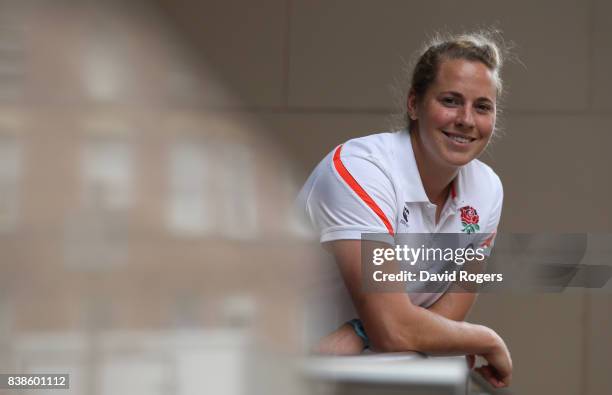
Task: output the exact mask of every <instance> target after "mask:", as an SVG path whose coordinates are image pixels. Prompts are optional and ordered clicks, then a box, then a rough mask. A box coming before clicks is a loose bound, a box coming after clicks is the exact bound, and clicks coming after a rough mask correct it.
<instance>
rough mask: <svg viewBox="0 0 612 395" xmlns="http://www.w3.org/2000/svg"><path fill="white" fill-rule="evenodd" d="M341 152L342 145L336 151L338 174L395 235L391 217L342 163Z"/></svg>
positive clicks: (335, 159) (335, 165) (390, 232)
mask: <svg viewBox="0 0 612 395" xmlns="http://www.w3.org/2000/svg"><path fill="white" fill-rule="evenodd" d="M340 152H342V145H340V146H338V148H336V151H335V152H334V167H335V169H336V171H337V172H338V174H340V177H342V179H343V180H344V182H346V183H347V185H348V186H349V187H350V188H351V189H352V190H353V191H354V192H355V193H356V194H357V196H359V198H361V200H363V201H364V202H365V204H367V205H368V207H370V208H371V209H372V211H374V213H376V215H378V218H380V219H381V221H382V222H383V223H384V224H385V226H386V227H387V231H389V234H390V235H391V236H393V235H394V232H393V226H391V222H389V219H388V218H387V216H386V215H385V213H384V212H383V211H382V210H381V208H380V207H378V204H376V202H375V201H374V199H372V197H371V196H370V195H368V193H367V192H366V191H365V190H364V189H363V188H362V187H361V185H359V183H358V182H357V180H355V178H354V177H353V176H352V175H351V173H350V172H349V171H348V169H347V168H346V167H345V166H344V163H342V159H340Z"/></svg>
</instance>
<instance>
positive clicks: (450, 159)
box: [408, 59, 497, 168]
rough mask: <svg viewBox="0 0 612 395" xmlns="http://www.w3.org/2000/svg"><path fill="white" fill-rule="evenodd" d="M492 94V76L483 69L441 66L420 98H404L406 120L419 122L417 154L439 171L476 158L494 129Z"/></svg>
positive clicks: (460, 63) (456, 63)
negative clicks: (441, 167)
mask: <svg viewBox="0 0 612 395" xmlns="http://www.w3.org/2000/svg"><path fill="white" fill-rule="evenodd" d="M496 92H497V91H496V85H495V77H494V75H493V72H491V70H489V69H488V68H487V66H485V65H484V64H483V63H481V62H473V61H468V60H464V59H452V60H444V61H442V63H441V64H440V67H439V69H438V75H437V76H436V80H435V81H434V82H433V84H432V85H431V86H430V87H429V88H428V90H427V92H425V97H423V98H421V100H418V99H417V98H416V97H415V95H414V94H413V93H411V94H410V95H409V97H408V113H409V116H410V117H411V118H412V119H414V120H417V121H418V123H417V125H418V139H417V141H418V142H419V144H418V145H419V147H418V148H416V149H419V150H421V154H422V155H424V156H425V157H427V158H429V160H431V161H433V162H435V163H436V164H437V165H439V166H443V167H455V168H456V167H459V166H463V165H465V164H467V163H468V162H470V161H471V160H473V159H474V158H476V157H478V155H480V153H481V152H482V151H483V150H484V149H485V147H486V146H487V144H488V143H489V140H490V139H491V135H492V134H493V129H494V128H495V114H496V96H497V94H496Z"/></svg>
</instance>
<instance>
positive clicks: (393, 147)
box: [299, 34, 512, 387]
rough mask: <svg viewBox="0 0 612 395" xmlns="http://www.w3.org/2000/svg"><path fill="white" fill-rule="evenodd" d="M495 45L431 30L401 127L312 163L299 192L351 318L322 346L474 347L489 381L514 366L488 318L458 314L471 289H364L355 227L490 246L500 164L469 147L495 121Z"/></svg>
mask: <svg viewBox="0 0 612 395" xmlns="http://www.w3.org/2000/svg"><path fill="white" fill-rule="evenodd" d="M501 66H502V59H501V56H500V50H499V48H498V46H497V45H496V44H495V42H494V41H493V40H492V39H490V38H489V35H486V34H469V35H461V36H456V37H450V38H447V39H445V40H437V41H436V42H434V43H433V44H432V45H430V46H429V47H428V48H427V50H426V51H424V53H423V54H422V55H421V57H420V58H419V59H418V61H417V63H416V66H415V68H414V71H413V74H412V79H411V87H410V89H409V92H408V98H407V115H408V118H409V127H408V131H400V132H394V133H381V134H375V135H371V136H367V137H363V138H357V139H354V140H350V141H348V142H346V143H345V144H342V145H340V146H339V147H337V148H336V149H335V150H333V151H332V152H331V153H330V154H329V155H328V156H327V157H326V158H325V159H323V161H322V162H321V163H320V164H319V165H318V166H317V168H316V169H315V170H314V172H313V173H312V175H311V176H310V178H309V179H308V181H307V182H306V184H305V185H304V188H303V189H302V192H301V193H300V198H299V202H301V203H300V204H303V207H304V208H305V210H306V212H307V214H308V216H309V218H310V220H311V221H312V223H313V224H314V225H315V227H316V228H317V229H318V231H319V232H320V234H321V242H322V243H323V246H324V247H325V248H326V249H327V250H328V251H330V252H331V253H332V254H333V255H334V258H335V260H336V263H337V265H338V268H339V269H340V273H341V275H342V277H343V279H344V282H345V285H346V287H347V289H348V291H349V293H350V295H351V299H352V302H353V304H354V306H355V308H356V311H357V313H358V315H359V319H355V320H351V321H350V322H348V323H346V324H344V325H342V326H341V327H340V328H339V329H338V330H336V331H335V332H334V333H332V334H330V335H329V336H327V337H325V338H324V339H322V340H321V342H320V343H319V345H318V347H317V350H318V351H319V352H321V353H328V354H352V353H359V352H361V351H362V350H363V349H364V348H365V347H367V346H369V347H370V348H372V349H373V350H375V351H385V352H391V351H418V352H422V353H426V354H466V355H467V356H468V360H469V361H470V365H471V366H473V361H474V355H481V356H482V357H484V358H485V359H486V360H487V361H488V365H486V366H484V367H481V368H479V372H480V373H481V374H482V375H483V376H484V377H485V378H486V379H487V380H488V381H489V382H490V383H491V384H492V385H494V386H495V387H503V386H508V385H509V384H510V380H511V377H512V362H511V358H510V353H509V351H508V348H507V347H506V345H505V343H504V341H503V340H502V339H501V337H500V336H498V335H497V334H496V333H495V332H494V331H493V330H492V329H490V328H487V327H484V326H481V325H475V324H470V323H466V322H463V319H464V318H465V316H466V315H467V313H468V311H469V309H470V307H471V306H472V304H473V302H474V299H475V294H473V293H451V292H442V293H434V294H431V293H430V294H410V293H406V292H401V293H367V292H363V290H362V288H361V280H362V279H361V275H362V273H361V250H360V248H361V237H362V236H361V235H362V233H380V234H382V233H386V234H387V236H389V237H391V239H392V238H393V236H395V235H396V234H397V233H464V234H465V233H467V234H470V233H474V234H475V235H476V236H479V235H482V238H481V239H476V240H479V245H480V246H481V247H490V246H491V244H492V237H487V236H488V235H494V234H495V232H496V228H497V224H498V223H499V218H500V215H501V206H502V199H503V190H502V186H501V182H500V180H499V178H498V177H497V175H496V174H495V173H494V172H493V171H492V170H491V169H490V168H489V167H488V166H486V165H485V164H483V163H482V162H480V161H478V160H477V159H476V158H477V157H478V156H479V155H480V154H481V153H482V152H483V150H484V149H485V148H486V146H487V144H488V143H489V141H490V139H491V137H492V135H493V131H494V128H495V120H496V114H497V102H498V99H499V97H500V94H501V90H502V81H501V78H500V75H499V72H500V69H501Z"/></svg>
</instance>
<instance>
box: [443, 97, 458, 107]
mask: <svg viewBox="0 0 612 395" xmlns="http://www.w3.org/2000/svg"><path fill="white" fill-rule="evenodd" d="M440 101H441V102H442V104H443V105H445V106H447V107H454V106H457V105H459V104H460V103H459V99H457V98H456V97H454V96H444V97H442V99H440Z"/></svg>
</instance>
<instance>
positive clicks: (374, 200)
mask: <svg viewBox="0 0 612 395" xmlns="http://www.w3.org/2000/svg"><path fill="white" fill-rule="evenodd" d="M502 201H503V189H502V184H501V181H500V180H499V177H498V176H497V175H496V174H495V173H494V172H493V170H491V168H490V167H489V166H487V165H485V164H484V163H482V162H480V161H479V160H473V161H471V162H470V163H468V164H467V165H465V166H463V167H462V168H461V169H460V170H459V173H458V175H457V177H456V178H455V181H454V182H453V185H452V188H451V194H450V196H449V198H448V200H447V201H446V204H445V206H444V207H443V209H442V212H441V215H440V219H439V221H438V223H437V224H436V222H435V215H436V206H435V205H434V204H432V203H431V202H430V201H429V199H428V198H427V195H426V194H425V189H424V188H423V183H422V181H421V177H420V175H419V171H418V168H417V165H416V160H415V157H414V152H413V150H412V143H411V140H410V135H409V133H408V132H407V131H400V132H389V133H380V134H374V135H370V136H366V137H361V138H356V139H353V140H349V141H348V142H346V143H344V144H342V145H340V146H338V147H336V148H335V149H334V150H333V151H332V152H331V153H329V155H327V156H326V157H325V158H324V159H323V160H322V161H321V162H320V163H319V165H318V166H317V167H316V168H315V170H314V171H313V172H312V174H311V175H310V177H309V178H308V180H307V181H306V184H305V185H304V187H303V188H302V190H301V192H300V195H299V197H298V205H299V207H300V208H302V209H304V210H305V212H306V215H307V217H308V218H309V219H310V221H311V223H312V224H313V225H314V227H315V229H316V230H317V232H318V233H319V234H320V241H321V242H327V241H332V240H342V239H361V234H362V233H380V234H386V235H387V239H388V242H389V243H393V239H394V237H395V235H396V234H398V233H465V234H472V235H473V236H474V238H473V242H472V245H474V246H480V247H489V248H487V251H488V250H490V246H491V245H492V242H493V237H492V235H493V234H495V232H496V229H497V225H498V223H499V219H500V216H501V210H502ZM466 218H468V221H467V222H466ZM437 297H439V295H437V296H436V297H434V298H426V299H423V300H418V301H415V300H413V302H417V303H418V304H419V305H425V306H428V305H430V304H432V303H433V302H434V301H435V300H436V299H437Z"/></svg>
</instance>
